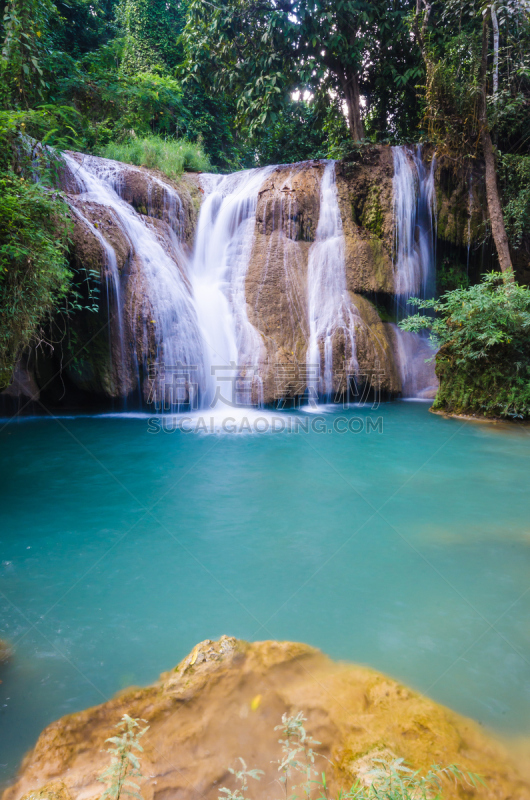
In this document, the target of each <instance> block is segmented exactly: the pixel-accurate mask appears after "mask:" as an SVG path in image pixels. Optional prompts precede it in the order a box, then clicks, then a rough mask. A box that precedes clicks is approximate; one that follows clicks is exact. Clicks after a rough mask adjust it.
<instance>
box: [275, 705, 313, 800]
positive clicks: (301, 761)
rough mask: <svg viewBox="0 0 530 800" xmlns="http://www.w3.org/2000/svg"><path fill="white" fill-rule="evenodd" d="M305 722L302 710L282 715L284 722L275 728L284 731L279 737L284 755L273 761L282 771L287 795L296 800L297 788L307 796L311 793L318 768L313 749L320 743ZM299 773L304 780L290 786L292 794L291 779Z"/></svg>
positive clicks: (282, 781) (281, 777)
mask: <svg viewBox="0 0 530 800" xmlns="http://www.w3.org/2000/svg"><path fill="white" fill-rule="evenodd" d="M304 722H307V719H306V718H305V717H304V715H303V713H302V712H301V711H299V712H298V714H296V716H293V717H290V716H288V714H284V715H283V716H282V724H281V725H277V726H276V727H275V728H274V730H275V731H282V733H283V738H282V739H278V741H279V743H280V744H281V746H282V757H281V759H280V760H279V761H276V762H273V763H276V764H278V772H280V773H281V774H280V778H279V780H280V782H281V783H283V785H284V788H285V797H286V799H287V798H291V800H294V798H295V797H298V794H295V789H299V790H301V791H302V792H303V794H304V796H305V797H306V798H309V797H310V795H311V784H312V783H315V778H316V776H317V774H318V773H317V770H316V769H315V756H316V755H318V753H315V751H314V750H313V746H314V745H319V744H320V742H317V741H316V740H315V739H313V738H312V737H311V736H310V735H309V734H308V733H307V731H306V729H305V728H304ZM295 773H298V774H299V775H301V776H303V781H302V782H301V783H300V784H298V785H294V784H293V785H292V786H291V787H290V791H291V794H289V781H290V780H291V779H292V778H293V776H294V774H295Z"/></svg>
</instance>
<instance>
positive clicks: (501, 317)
mask: <svg viewBox="0 0 530 800" xmlns="http://www.w3.org/2000/svg"><path fill="white" fill-rule="evenodd" d="M411 302H413V303H414V304H415V305H416V306H418V307H419V308H420V309H433V310H434V311H435V312H436V316H435V317H430V316H423V315H421V314H417V315H414V316H411V317H409V318H408V319H407V320H405V321H404V322H402V323H401V327H402V328H403V329H404V330H409V331H420V330H424V329H428V330H430V331H431V333H432V336H433V339H434V341H435V343H436V344H437V345H438V346H440V351H439V353H438V356H437V360H436V372H437V375H438V377H439V379H440V389H439V392H438V394H437V397H436V402H435V408H438V409H443V410H446V411H451V412H458V413H478V414H484V415H487V416H501V417H529V416H530V288H528V287H527V286H520V285H519V284H518V283H516V282H514V281H510V280H508V279H507V277H506V275H502V274H500V273H497V272H491V273H489V274H487V275H486V276H485V277H484V278H483V280H482V281H481V283H478V284H476V285H475V286H471V287H469V288H461V289H455V290H453V291H450V292H447V293H446V294H444V295H443V296H442V297H441V298H440V299H439V300H412V301H411Z"/></svg>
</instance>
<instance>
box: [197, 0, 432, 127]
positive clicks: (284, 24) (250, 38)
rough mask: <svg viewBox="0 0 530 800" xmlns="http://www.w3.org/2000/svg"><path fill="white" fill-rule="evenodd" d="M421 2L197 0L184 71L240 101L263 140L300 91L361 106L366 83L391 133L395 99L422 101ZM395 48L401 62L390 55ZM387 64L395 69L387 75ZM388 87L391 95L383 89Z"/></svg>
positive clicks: (244, 120)
mask: <svg viewBox="0 0 530 800" xmlns="http://www.w3.org/2000/svg"><path fill="white" fill-rule="evenodd" d="M413 5H414V4H413V3H412V2H404V3H399V4H389V3H386V2H383V0H376V1H375V2H373V1H372V2H367V1H366V0H342V2H340V3H337V2H334V0H288V1H287V2H282V3H281V4H277V3H274V2H271V1H270V0H268V1H267V2H264V3H257V2H254V1H253V0H228V2H225V3H222V4H220V5H212V4H206V3H204V2H202V0H190V1H189V7H188V16H187V24H186V28H185V29H184V33H183V36H182V43H183V45H184V51H185V56H186V61H185V62H184V68H183V74H184V73H185V74H186V79H187V80H188V81H190V80H194V81H197V82H198V83H200V84H202V85H205V86H206V85H207V86H209V87H211V88H212V89H213V90H214V91H217V92H223V93H227V94H229V95H230V96H234V97H235V98H236V102H237V112H238V117H237V120H238V123H239V124H244V125H248V127H249V131H250V133H251V134H254V135H257V134H258V133H259V132H260V131H261V130H262V129H263V127H264V126H269V125H274V124H275V123H276V122H277V120H278V117H279V115H280V114H281V113H282V111H283V109H284V108H285V107H286V105H288V104H289V103H290V101H291V96H292V93H293V92H294V91H301V92H302V93H304V92H305V91H309V92H311V94H312V96H313V101H314V102H315V103H317V104H319V105H320V106H321V107H322V108H325V107H326V106H327V105H329V103H330V98H331V97H333V96H337V97H338V98H339V100H340V101H341V102H346V103H347V104H348V106H349V107H350V106H352V107H353V106H355V105H356V101H355V98H354V97H353V96H352V92H354V91H355V90H354V89H353V88H352V87H354V86H356V84H357V83H359V84H360V90H361V92H362V91H363V90H364V92H366V95H367V96H370V98H371V99H373V100H374V101H375V100H376V98H378V99H379V100H380V102H379V104H378V107H377V114H376V116H377V119H378V121H379V123H381V121H382V124H383V126H384V128H385V129H386V127H387V124H389V123H390V119H391V117H392V116H395V115H393V114H392V110H393V109H390V108H389V103H390V100H391V98H396V97H398V96H399V98H400V102H402V101H403V97H404V95H403V88H404V87H405V86H406V87H407V92H408V94H407V101H408V102H409V103H412V105H413V106H414V107H415V106H416V105H417V101H416V93H415V91H414V89H413V86H414V78H415V76H416V74H417V73H416V71H415V70H417V69H418V68H419V69H420V70H421V63H420V57H419V51H416V50H415V49H414V48H413V51H412V52H411V46H410V36H409V31H408V27H407V24H406V18H407V14H408V13H409V12H410V10H411V9H412V8H413ZM388 52H391V53H392V58H385V57H384V56H383V54H386V53H388ZM383 62H385V63H386V64H387V65H389V64H390V63H392V65H393V66H392V67H391V68H390V67H389V68H388V69H387V70H386V71H385V69H383V67H382V66H381V65H382V63H383ZM411 70H412V71H411ZM383 85H384V86H385V93H384V97H383V96H382V95H381V93H380V92H379V89H380V88H381V87H382V86H383ZM357 103H358V98H357ZM373 107H374V109H375V104H374V106H373ZM374 113H375V111H374ZM411 117H414V113H412V114H411ZM373 127H374V130H375V129H376V128H377V125H375V123H374V125H373Z"/></svg>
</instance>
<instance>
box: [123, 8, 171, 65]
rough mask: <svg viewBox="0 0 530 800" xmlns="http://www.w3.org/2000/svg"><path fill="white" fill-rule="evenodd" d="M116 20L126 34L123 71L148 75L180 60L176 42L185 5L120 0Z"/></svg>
mask: <svg viewBox="0 0 530 800" xmlns="http://www.w3.org/2000/svg"><path fill="white" fill-rule="evenodd" d="M117 16H118V20H119V21H120V22H121V23H122V26H123V28H124V30H125V32H126V43H125V52H124V58H123V64H122V66H123V69H124V71H125V72H130V73H131V74H134V73H136V72H151V71H152V70H153V68H157V67H158V68H161V69H165V68H167V69H174V68H175V67H176V66H177V65H178V64H179V63H180V62H181V61H182V49H181V48H180V47H179V46H178V45H177V39H178V37H179V35H180V34H181V32H182V29H183V27H184V23H185V4H184V3H178V2H176V0H121V2H120V3H119V5H118V8H117Z"/></svg>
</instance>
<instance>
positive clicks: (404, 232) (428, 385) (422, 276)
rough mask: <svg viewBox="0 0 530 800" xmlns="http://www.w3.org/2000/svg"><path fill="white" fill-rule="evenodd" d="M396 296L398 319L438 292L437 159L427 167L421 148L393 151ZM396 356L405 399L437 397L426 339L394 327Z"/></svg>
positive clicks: (395, 148) (420, 335)
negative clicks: (414, 299) (414, 301)
mask: <svg viewBox="0 0 530 800" xmlns="http://www.w3.org/2000/svg"><path fill="white" fill-rule="evenodd" d="M392 151H393V157H394V178H393V190H394V226H395V263H394V270H395V272H394V277H395V295H396V312H397V318H398V320H400V319H403V318H404V317H406V316H408V315H409V314H414V313H416V311H417V309H416V307H415V306H414V305H413V304H412V303H411V302H410V298H412V297H419V298H421V299H425V298H428V297H433V296H434V293H435V289H436V257H435V243H436V228H435V223H436V194H435V187H434V170H435V168H436V162H435V159H434V158H433V159H432V161H431V164H430V167H429V169H427V168H426V167H425V164H424V162H423V158H422V151H421V146H420V145H417V146H416V148H414V150H408V149H407V148H406V147H393V148H392ZM393 331H394V337H395V348H394V349H395V358H396V362H397V365H398V368H399V371H400V375H401V384H402V395H403V397H419V398H423V397H429V398H430V397H432V396H433V394H434V391H435V389H436V376H435V375H434V363H433V362H431V363H426V361H427V360H428V359H431V358H432V357H433V355H434V352H435V351H434V350H433V348H432V347H431V345H430V343H429V341H428V339H427V337H426V335H423V334H416V333H408V332H405V331H402V330H401V329H400V328H399V327H398V326H397V325H394V326H393Z"/></svg>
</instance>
